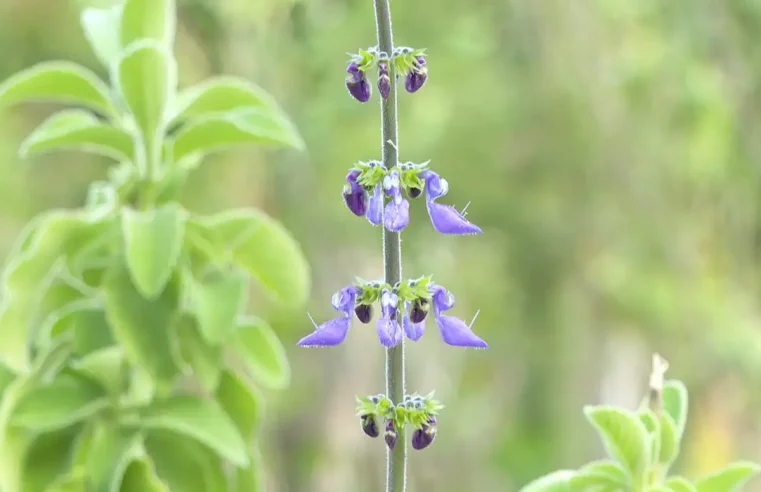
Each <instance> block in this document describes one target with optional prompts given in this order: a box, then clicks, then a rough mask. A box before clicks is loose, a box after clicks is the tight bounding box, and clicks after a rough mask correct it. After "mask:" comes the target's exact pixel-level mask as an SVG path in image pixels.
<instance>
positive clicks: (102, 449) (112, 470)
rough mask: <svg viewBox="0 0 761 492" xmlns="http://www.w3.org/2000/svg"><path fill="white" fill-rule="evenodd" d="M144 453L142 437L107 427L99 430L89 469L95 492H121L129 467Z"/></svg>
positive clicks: (102, 426) (90, 454) (97, 428)
mask: <svg viewBox="0 0 761 492" xmlns="http://www.w3.org/2000/svg"><path fill="white" fill-rule="evenodd" d="M141 453H142V437H141V436H140V434H137V433H134V432H128V431H125V430H122V429H119V428H117V427H112V426H109V425H105V424H101V425H99V426H98V427H96V428H95V431H94V434H93V436H92V441H91V442H90V444H89V449H88V453H87V466H86V467H85V470H87V474H88V476H89V481H90V483H91V484H92V489H91V490H92V492H119V485H120V484H121V482H122V478H123V477H124V472H125V470H126V469H127V466H128V465H129V463H130V461H132V460H133V459H134V458H136V457H138V456H139V455H140V454H141Z"/></svg>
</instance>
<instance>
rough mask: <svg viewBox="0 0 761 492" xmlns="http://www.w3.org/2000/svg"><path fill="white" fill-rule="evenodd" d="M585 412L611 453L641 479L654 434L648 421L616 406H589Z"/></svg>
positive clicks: (636, 479) (648, 458) (648, 459)
mask: <svg viewBox="0 0 761 492" xmlns="http://www.w3.org/2000/svg"><path fill="white" fill-rule="evenodd" d="M584 413H585V415H586V416H587V419H588V420H589V421H590V423H591V424H592V425H593V426H594V427H595V428H596V429H597V431H598V433H599V434H600V437H601V438H602V441H603V443H604V444H605V448H606V449H607V450H608V453H609V454H610V456H611V457H612V458H614V459H616V460H618V461H619V462H621V464H622V465H624V468H626V469H627V470H628V471H629V473H630V474H631V475H632V477H633V478H634V481H635V482H637V481H638V480H640V479H641V477H642V475H643V474H644V473H645V470H646V468H647V466H648V465H649V463H650V450H649V446H650V438H649V436H648V432H647V429H646V428H645V426H644V424H643V423H642V422H641V421H640V420H639V419H638V418H637V416H636V415H634V414H633V413H631V412H628V411H626V410H623V409H620V408H615V407H609V406H597V407H586V408H585V409H584Z"/></svg>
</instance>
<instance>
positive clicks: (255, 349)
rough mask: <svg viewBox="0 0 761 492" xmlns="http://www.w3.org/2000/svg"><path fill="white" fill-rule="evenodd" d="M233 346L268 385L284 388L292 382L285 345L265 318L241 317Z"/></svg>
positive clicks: (262, 381) (253, 373) (258, 378)
mask: <svg viewBox="0 0 761 492" xmlns="http://www.w3.org/2000/svg"><path fill="white" fill-rule="evenodd" d="M232 348H233V350H235V351H236V352H237V353H238V354H239V355H240V356H241V358H242V359H243V361H244V362H245V363H246V365H247V366H248V368H249V370H250V371H251V373H252V375H253V376H254V377H255V378H256V379H257V380H258V381H260V382H261V383H262V384H264V385H265V386H268V387H270V388H273V389H282V388H285V387H286V386H288V384H289V383H290V380H291V368H290V366H289V365H288V358H287V356H286V353H285V348H283V344H282V343H281V342H280V340H279V339H278V338H277V335H275V332H274V331H273V330H272V328H271V327H270V326H269V325H268V324H267V323H266V322H265V321H264V320H262V319H259V318H255V317H253V316H248V317H245V318H242V319H241V320H240V321H239V324H238V330H237V331H236V332H235V337H234V338H233V341H232Z"/></svg>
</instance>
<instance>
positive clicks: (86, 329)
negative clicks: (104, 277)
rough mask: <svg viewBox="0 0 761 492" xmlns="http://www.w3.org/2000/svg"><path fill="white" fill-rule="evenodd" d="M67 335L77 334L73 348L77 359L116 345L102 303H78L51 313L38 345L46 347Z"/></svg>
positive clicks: (82, 300)
mask: <svg viewBox="0 0 761 492" xmlns="http://www.w3.org/2000/svg"><path fill="white" fill-rule="evenodd" d="M66 333H71V334H73V342H74V346H73V348H74V352H75V353H76V354H77V355H86V354H88V353H90V352H92V351H94V350H98V349H101V348H104V347H109V346H111V345H113V343H114V338H113V336H112V334H111V330H110V328H109V326H108V322H107V321H106V315H105V313H104V312H103V306H101V304H100V301H99V300H98V299H78V300H74V301H72V302H69V303H67V304H64V305H63V306H61V307H60V308H59V309H57V310H55V311H53V312H52V313H50V315H49V316H48V317H47V318H46V319H45V322H44V323H43V324H42V327H41V328H40V330H39V333H38V337H37V338H38V341H37V344H38V345H39V346H46V345H48V344H50V343H51V341H52V340H54V339H55V338H56V337H58V336H61V335H63V334H66Z"/></svg>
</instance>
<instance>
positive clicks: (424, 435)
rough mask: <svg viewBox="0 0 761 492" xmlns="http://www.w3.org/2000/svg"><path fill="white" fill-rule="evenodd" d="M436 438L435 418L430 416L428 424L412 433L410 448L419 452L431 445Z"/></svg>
mask: <svg viewBox="0 0 761 492" xmlns="http://www.w3.org/2000/svg"><path fill="white" fill-rule="evenodd" d="M435 438H436V417H433V416H431V417H430V418H429V419H428V423H426V424H423V427H422V428H420V429H415V432H413V433H412V447H413V448H415V449H417V450H420V449H425V448H427V447H428V446H430V445H431V443H432V442H433V440H434V439H435Z"/></svg>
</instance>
